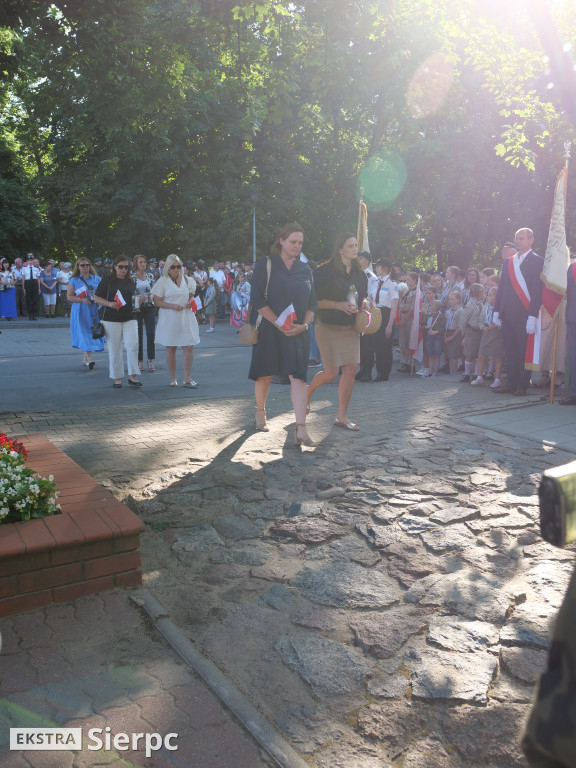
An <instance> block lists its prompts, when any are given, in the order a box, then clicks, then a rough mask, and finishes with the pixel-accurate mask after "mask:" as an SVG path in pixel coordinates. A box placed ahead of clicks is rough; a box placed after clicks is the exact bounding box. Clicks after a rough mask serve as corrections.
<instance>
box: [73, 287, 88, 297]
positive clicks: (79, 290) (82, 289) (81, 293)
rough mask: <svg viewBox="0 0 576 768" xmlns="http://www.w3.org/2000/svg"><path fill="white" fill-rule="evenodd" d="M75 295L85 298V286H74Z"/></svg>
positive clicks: (86, 292) (86, 293) (86, 294)
mask: <svg viewBox="0 0 576 768" xmlns="http://www.w3.org/2000/svg"><path fill="white" fill-rule="evenodd" d="M74 293H75V294H76V296H78V298H79V299H85V298H87V296H88V291H87V290H86V286H84V285H82V286H80V288H76V290H75V291H74Z"/></svg>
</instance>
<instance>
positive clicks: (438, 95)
mask: <svg viewBox="0 0 576 768" xmlns="http://www.w3.org/2000/svg"><path fill="white" fill-rule="evenodd" d="M453 82H454V67H453V66H452V64H451V63H450V62H449V61H448V60H447V58H446V56H444V54H443V53H435V54H433V55H432V56H429V57H428V58H427V59H426V61H425V62H423V63H422V64H421V65H420V67H419V68H418V69H417V70H416V72H415V73H414V75H413V77H412V80H411V81H410V85H409V86H408V92H407V94H406V106H407V107H408V111H409V113H410V114H411V115H412V117H416V118H421V117H428V116H429V115H433V114H434V113H435V112H437V111H438V110H439V109H440V107H441V106H442V104H443V103H444V101H445V99H446V96H447V95H448V91H449V90H450V88H451V87H452V83H453Z"/></svg>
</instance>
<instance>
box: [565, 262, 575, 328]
mask: <svg viewBox="0 0 576 768" xmlns="http://www.w3.org/2000/svg"><path fill="white" fill-rule="evenodd" d="M575 275H576V262H574V264H570V266H569V267H568V288H567V289H566V322H567V323H576V280H574V276H575Z"/></svg>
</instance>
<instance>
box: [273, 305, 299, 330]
mask: <svg viewBox="0 0 576 768" xmlns="http://www.w3.org/2000/svg"><path fill="white" fill-rule="evenodd" d="M295 320H296V311H295V309H294V304H290V305H289V306H287V307H286V309H285V310H284V312H282V314H281V315H279V317H278V320H276V325H277V326H278V328H280V330H281V331H289V330H290V328H292V325H293V324H294V321H295Z"/></svg>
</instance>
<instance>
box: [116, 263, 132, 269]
mask: <svg viewBox="0 0 576 768" xmlns="http://www.w3.org/2000/svg"><path fill="white" fill-rule="evenodd" d="M116 269H130V265H129V264H116Z"/></svg>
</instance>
